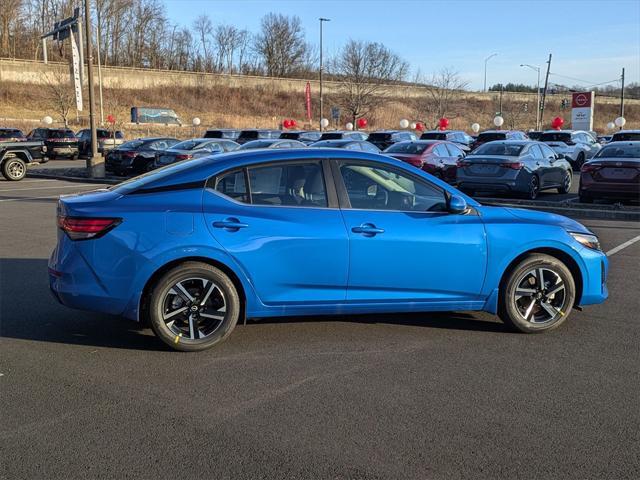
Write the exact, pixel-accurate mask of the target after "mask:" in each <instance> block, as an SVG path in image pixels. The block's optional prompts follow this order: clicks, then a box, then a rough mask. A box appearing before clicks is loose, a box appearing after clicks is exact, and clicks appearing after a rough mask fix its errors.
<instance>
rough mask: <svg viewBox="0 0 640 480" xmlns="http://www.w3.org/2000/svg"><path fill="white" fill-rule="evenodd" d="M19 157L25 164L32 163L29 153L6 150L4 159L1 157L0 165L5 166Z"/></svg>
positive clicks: (3, 155)
mask: <svg viewBox="0 0 640 480" xmlns="http://www.w3.org/2000/svg"><path fill="white" fill-rule="evenodd" d="M14 157H17V158H19V159H20V160H22V161H23V162H25V163H31V155H30V154H29V152H26V151H24V150H6V151H5V152H3V154H2V157H0V164H3V163H4V162H5V161H7V160H9V159H11V158H14Z"/></svg>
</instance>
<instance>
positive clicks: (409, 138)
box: [367, 130, 417, 150]
mask: <svg viewBox="0 0 640 480" xmlns="http://www.w3.org/2000/svg"><path fill="white" fill-rule="evenodd" d="M416 139H417V137H416V134H415V133H413V132H408V131H406V130H380V131H378V132H372V133H370V134H369V136H368V137H367V141H368V142H371V143H373V144H374V145H375V146H376V147H378V148H379V149H380V150H384V149H386V148H388V147H390V146H391V145H393V144H394V143H398V142H413V141H415V140H416Z"/></svg>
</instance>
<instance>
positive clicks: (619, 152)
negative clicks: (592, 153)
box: [596, 144, 640, 159]
mask: <svg viewBox="0 0 640 480" xmlns="http://www.w3.org/2000/svg"><path fill="white" fill-rule="evenodd" d="M596 157H597V158H605V157H607V158H638V159H640V144H630V145H607V146H605V147H603V148H602V149H601V150H600V151H599V152H598V154H597V155H596Z"/></svg>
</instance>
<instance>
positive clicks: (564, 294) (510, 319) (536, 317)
mask: <svg viewBox="0 0 640 480" xmlns="http://www.w3.org/2000/svg"><path fill="white" fill-rule="evenodd" d="M541 271H542V275H540V273H539V272H541ZM531 272H538V273H536V274H534V276H533V277H532V276H531ZM540 276H541V277H542V278H543V282H542V286H540V285H539V280H538V279H539V278H540ZM558 279H559V280H558ZM532 280H533V282H534V283H533V284H532V283H531V282H532ZM560 282H562V283H560ZM560 285H562V290H560V291H558V292H554V293H551V292H553V290H555V289H557V288H559V286H560ZM530 290H531V291H533V290H535V293H531V292H529V291H530ZM575 296H576V287H575V281H574V279H573V276H572V275H571V272H570V271H569V269H568V268H567V266H566V265H565V264H564V263H562V262H561V261H560V260H558V259H557V258H555V257H552V256H550V255H544V254H538V253H536V254H531V255H529V256H527V257H526V258H524V259H523V260H522V261H521V262H520V263H519V264H518V265H516V266H515V267H514V268H513V269H511V270H510V271H509V272H508V273H507V274H506V277H505V278H504V279H503V281H502V284H501V286H500V301H499V308H498V315H499V316H500V318H501V319H502V321H503V322H504V323H505V324H506V325H507V326H508V327H510V328H511V329H513V330H515V331H518V332H523V333H541V332H546V331H548V330H553V329H554V328H557V327H559V326H560V325H562V323H564V322H565V321H566V319H567V318H568V317H569V314H570V312H571V308H572V307H573V303H574V301H575ZM529 300H531V301H529ZM532 302H533V303H532ZM551 312H553V316H552V315H551ZM547 316H548V317H549V318H548V319H546V320H545V317H547Z"/></svg>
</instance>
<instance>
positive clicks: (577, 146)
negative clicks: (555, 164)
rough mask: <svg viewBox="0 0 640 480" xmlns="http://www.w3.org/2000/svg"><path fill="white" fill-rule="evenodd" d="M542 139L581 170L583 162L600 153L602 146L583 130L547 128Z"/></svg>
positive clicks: (576, 168)
mask: <svg viewBox="0 0 640 480" xmlns="http://www.w3.org/2000/svg"><path fill="white" fill-rule="evenodd" d="M540 141H541V142H544V143H546V144H547V145H549V146H550V147H551V148H552V149H553V150H554V151H555V152H556V153H557V154H558V155H563V156H564V157H566V159H567V160H569V162H570V163H571V165H572V166H573V168H574V169H575V170H580V167H582V164H583V163H584V162H586V161H587V160H589V159H590V158H592V157H593V156H594V155H595V154H596V153H598V150H600V147H601V146H600V144H599V143H598V142H596V140H595V138H593V137H592V136H591V134H590V133H589V132H585V131H582V130H547V131H546V132H544V133H543V134H542V137H540Z"/></svg>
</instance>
